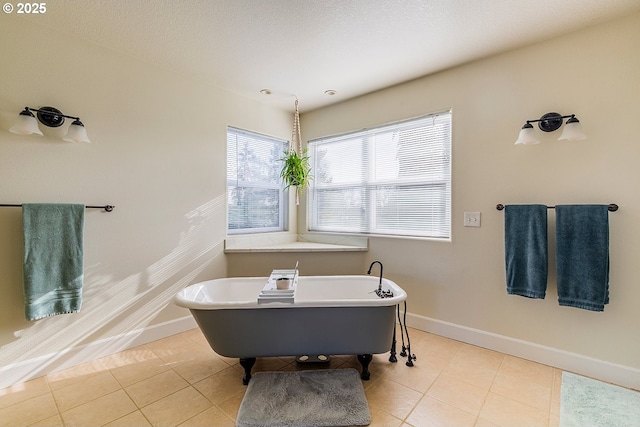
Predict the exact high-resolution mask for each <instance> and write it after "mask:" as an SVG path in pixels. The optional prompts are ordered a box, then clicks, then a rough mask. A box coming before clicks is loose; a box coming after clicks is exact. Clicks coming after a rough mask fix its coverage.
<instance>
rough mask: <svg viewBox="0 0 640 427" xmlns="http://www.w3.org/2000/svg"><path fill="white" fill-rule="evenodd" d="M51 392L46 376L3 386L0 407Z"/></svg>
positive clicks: (0, 393)
mask: <svg viewBox="0 0 640 427" xmlns="http://www.w3.org/2000/svg"><path fill="white" fill-rule="evenodd" d="M49 392H50V390H49V385H48V384H47V380H46V378H45V377H40V378H36V379H33V380H31V381H26V382H24V383H20V384H15V385H13V386H11V387H7V388H3V389H2V390H0V409H2V408H6V407H7V406H10V405H15V404H16V403H18V402H24V401H25V400H29V399H33V398H34V397H37V396H41V395H43V394H45V393H49Z"/></svg>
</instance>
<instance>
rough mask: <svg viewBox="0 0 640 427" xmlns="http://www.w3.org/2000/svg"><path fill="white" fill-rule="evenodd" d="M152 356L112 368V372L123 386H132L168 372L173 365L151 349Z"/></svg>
mask: <svg viewBox="0 0 640 427" xmlns="http://www.w3.org/2000/svg"><path fill="white" fill-rule="evenodd" d="M149 353H150V354H151V355H152V357H150V358H145V359H141V360H138V361H133V360H132V361H131V363H129V364H126V365H122V366H118V367H115V368H112V369H111V374H112V375H113V376H114V377H115V378H116V379H117V380H118V382H119V383H120V384H121V385H122V387H127V386H130V385H131V384H135V383H137V382H138V381H142V380H146V379H147V378H151V377H153V376H155V375H158V374H160V373H162V372H166V371H168V370H169V369H171V367H170V366H169V365H168V364H167V363H166V362H165V361H164V360H162V359H160V358H159V357H158V356H156V355H155V354H153V352H151V351H149Z"/></svg>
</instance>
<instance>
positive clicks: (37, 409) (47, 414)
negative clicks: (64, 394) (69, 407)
mask: <svg viewBox="0 0 640 427" xmlns="http://www.w3.org/2000/svg"><path fill="white" fill-rule="evenodd" d="M57 414H58V409H57V407H56V403H55V401H54V399H53V395H52V394H51V393H45V394H42V395H40V396H37V397H34V398H33V399H29V400H25V401H22V402H19V403H16V404H14V405H11V406H7V407H6V408H3V409H0V427H15V426H28V425H30V424H35V423H37V422H39V421H42V420H45V419H48V418H51V417H53V416H55V415H57Z"/></svg>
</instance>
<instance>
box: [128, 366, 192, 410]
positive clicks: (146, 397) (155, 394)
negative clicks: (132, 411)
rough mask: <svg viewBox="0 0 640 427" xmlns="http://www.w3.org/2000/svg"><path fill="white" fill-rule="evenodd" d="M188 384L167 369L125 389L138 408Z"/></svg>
mask: <svg viewBox="0 0 640 427" xmlns="http://www.w3.org/2000/svg"><path fill="white" fill-rule="evenodd" d="M188 386H189V383H188V382H186V381H185V380H184V379H183V378H182V377H181V376H180V375H178V374H176V373H175V372H173V371H171V370H169V371H166V372H163V373H160V374H158V375H156V376H154V377H151V378H147V379H146V380H143V381H140V382H137V383H135V384H133V385H130V386H129V387H126V388H125V391H126V392H127V394H128V395H129V397H131V399H132V400H133V402H134V403H135V404H136V405H137V406H138V408H142V407H143V406H147V405H149V404H150V403H153V402H155V401H157V400H160V399H162V398H163V397H167V396H168V395H170V394H172V393H175V392H176V391H178V390H182V389H183V388H185V387H188Z"/></svg>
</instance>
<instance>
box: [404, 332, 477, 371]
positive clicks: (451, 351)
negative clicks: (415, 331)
mask: <svg viewBox="0 0 640 427" xmlns="http://www.w3.org/2000/svg"><path fill="white" fill-rule="evenodd" d="M463 346H464V344H463V343H461V342H460V341H455V340H451V339H449V338H444V337H440V336H438V335H433V334H427V335H425V336H424V338H423V339H422V340H420V341H419V342H418V343H415V344H412V346H411V352H412V353H413V354H415V355H416V357H417V360H420V361H425V360H427V361H430V363H431V364H433V365H434V368H436V367H440V368H441V369H439V370H442V368H444V366H446V364H447V363H449V361H450V360H451V359H452V358H453V356H455V355H456V354H457V353H458V351H460V349H461V348H462V347H463ZM401 350H402V346H398V349H397V352H398V359H399V360H400V358H401V356H400V351H401Z"/></svg>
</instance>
